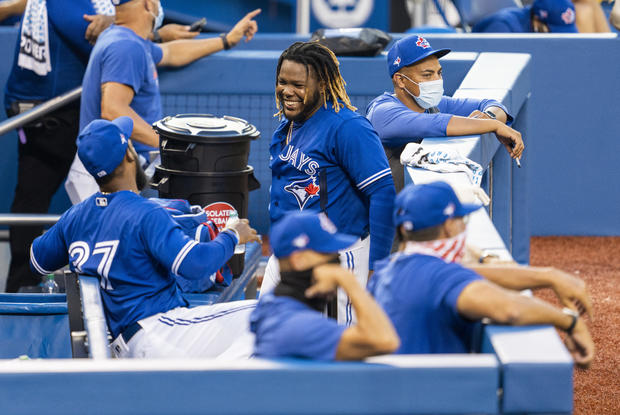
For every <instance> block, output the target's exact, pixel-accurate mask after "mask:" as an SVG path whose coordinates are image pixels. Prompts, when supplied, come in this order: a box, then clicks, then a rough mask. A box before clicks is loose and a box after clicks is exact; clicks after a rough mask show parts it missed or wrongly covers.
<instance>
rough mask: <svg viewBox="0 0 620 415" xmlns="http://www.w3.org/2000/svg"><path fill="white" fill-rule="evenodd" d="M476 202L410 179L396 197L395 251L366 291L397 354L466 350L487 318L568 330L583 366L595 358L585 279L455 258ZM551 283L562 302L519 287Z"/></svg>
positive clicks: (459, 253) (436, 185)
mask: <svg viewBox="0 0 620 415" xmlns="http://www.w3.org/2000/svg"><path fill="white" fill-rule="evenodd" d="M480 207H482V206H481V205H475V204H465V203H461V202H460V201H459V199H458V198H457V196H456V194H455V192H454V190H453V189H452V188H451V187H450V185H449V184H447V183H444V182H433V183H427V184H421V185H409V186H407V187H405V188H404V189H403V190H402V191H401V192H400V193H399V194H398V196H397V197H396V201H395V203H394V216H393V219H394V224H395V225H396V227H397V228H396V229H397V237H398V239H399V247H398V251H397V252H396V253H394V254H393V255H392V256H391V257H390V258H388V259H385V260H383V261H381V262H379V263H378V264H377V270H376V272H375V275H374V276H373V278H372V280H371V281H370V284H369V291H370V292H371V294H372V295H373V296H374V297H375V299H376V301H377V302H378V303H379V305H381V306H382V307H383V309H384V310H385V312H386V313H387V315H388V316H389V317H390V319H391V320H392V323H393V324H394V327H395V328H396V331H397V332H398V335H399V337H400V339H401V346H400V348H399V349H398V350H397V351H396V353H404V354H409V353H467V352H470V351H475V350H472V345H473V343H474V342H473V340H474V333H475V332H476V330H475V323H476V322H478V321H480V320H481V319H483V318H489V319H491V320H492V321H493V322H495V323H499V324H507V325H513V326H521V325H537V324H550V325H553V326H555V327H556V328H558V329H560V330H562V331H564V332H566V334H567V337H566V345H567V347H568V349H569V351H570V353H571V355H572V356H573V359H574V360H575V363H577V364H578V365H580V366H582V367H588V366H589V365H590V363H591V362H592V359H593V358H594V342H593V341H592V338H591V336H590V332H589V331H588V327H587V326H586V323H585V321H584V319H583V318H582V315H584V314H588V315H589V314H590V313H591V309H592V305H591V300H590V296H589V295H588V291H587V289H586V285H585V283H583V281H581V280H579V279H578V278H576V277H573V276H571V275H569V274H567V273H563V272H561V271H558V270H553V269H544V268H543V269H541V268H530V267H518V266H513V265H488V266H479V267H476V269H475V270H473V269H468V268H465V267H464V266H462V265H461V264H460V262H461V259H462V258H463V255H464V252H465V239H466V225H465V218H466V217H467V216H468V215H469V214H470V213H472V212H474V211H476V210H477V209H479V208H480ZM544 287H549V288H553V290H554V291H555V293H556V294H557V296H558V298H559V299H560V301H561V302H562V304H563V305H565V308H564V309H559V308H556V307H554V306H552V305H551V304H549V303H547V302H545V301H542V300H539V299H537V298H531V297H527V296H524V295H521V294H520V293H519V291H520V290H525V289H528V288H531V289H535V288H544Z"/></svg>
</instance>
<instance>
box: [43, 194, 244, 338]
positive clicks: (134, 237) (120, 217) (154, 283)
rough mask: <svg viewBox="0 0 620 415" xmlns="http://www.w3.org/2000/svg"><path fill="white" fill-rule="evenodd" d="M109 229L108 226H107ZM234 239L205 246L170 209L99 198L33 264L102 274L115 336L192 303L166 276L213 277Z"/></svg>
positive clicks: (48, 239)
mask: <svg viewBox="0 0 620 415" xmlns="http://www.w3.org/2000/svg"><path fill="white" fill-rule="evenodd" d="M101 224H106V226H101ZM235 243H236V239H235V236H234V235H233V234H231V233H229V232H223V233H222V234H221V235H219V236H218V237H217V238H215V240H214V241H213V242H210V243H206V244H199V243H198V242H196V241H194V240H192V239H190V238H189V237H187V236H186V235H185V234H184V233H183V231H181V229H180V228H179V226H178V225H176V224H175V223H174V222H173V221H172V219H171V218H170V215H169V214H168V213H167V212H166V211H165V210H164V208H163V207H161V206H159V205H157V204H156V203H155V202H151V201H149V200H146V199H144V198H143V197H141V196H139V195H137V194H135V193H133V192H131V191H128V190H126V191H121V192H115V193H111V194H109V195H104V194H102V193H96V194H95V195H93V196H91V197H90V198H88V199H87V200H86V201H84V203H81V204H78V205H75V206H73V207H72V208H71V209H69V210H68V211H67V212H66V213H65V214H64V215H62V217H61V218H60V220H59V221H58V223H57V224H56V225H55V226H53V227H52V228H51V229H50V230H49V231H48V232H46V233H45V234H44V235H43V236H41V237H40V238H38V239H36V240H35V242H34V243H33V244H32V248H31V263H32V266H33V267H34V268H35V270H36V271H38V272H39V273H42V274H43V273H50V272H53V271H54V270H56V269H58V268H61V267H62V266H64V265H65V264H67V263H69V264H70V267H71V270H72V271H77V272H80V273H83V274H87V275H100V276H101V288H102V289H103V290H102V298H103V303H104V307H105V308H106V309H107V310H109V312H108V313H106V315H107V316H108V325H109V328H110V331H111V332H112V335H113V336H114V337H116V336H117V335H118V334H119V333H120V332H121V331H122V330H123V329H125V327H127V326H129V325H130V324H131V323H133V322H135V321H138V320H141V319H142V318H145V317H148V316H151V315H153V314H157V313H161V312H166V311H168V310H171V309H173V308H176V307H185V306H187V302H186V301H185V300H184V299H183V297H182V296H181V293H180V291H179V289H178V288H177V286H176V280H175V279H173V278H170V277H169V275H168V272H167V270H168V269H170V270H172V272H173V273H174V274H178V275H182V276H184V277H187V278H208V275H210V274H209V273H213V272H215V271H216V270H217V268H218V267H219V266H221V265H222V264H223V263H224V262H226V260H227V259H228V258H230V257H231V256H232V253H233V249H234V246H235Z"/></svg>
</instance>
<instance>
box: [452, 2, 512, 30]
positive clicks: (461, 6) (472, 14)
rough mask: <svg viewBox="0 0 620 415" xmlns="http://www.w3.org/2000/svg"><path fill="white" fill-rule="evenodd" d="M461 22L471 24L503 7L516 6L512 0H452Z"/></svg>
mask: <svg viewBox="0 0 620 415" xmlns="http://www.w3.org/2000/svg"><path fill="white" fill-rule="evenodd" d="M452 3H453V4H454V6H455V7H456V10H457V11H458V13H459V16H460V18H461V22H462V23H464V24H465V25H468V26H473V25H475V24H476V23H478V22H479V21H480V20H482V19H483V18H485V17H486V16H489V15H491V14H493V13H495V12H497V11H499V10H501V9H503V8H505V7H516V6H517V4H516V3H515V1H514V0H452Z"/></svg>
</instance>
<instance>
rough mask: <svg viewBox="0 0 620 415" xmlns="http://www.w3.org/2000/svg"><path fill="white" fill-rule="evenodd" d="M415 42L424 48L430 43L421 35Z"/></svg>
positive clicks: (429, 45) (428, 46)
mask: <svg viewBox="0 0 620 415" xmlns="http://www.w3.org/2000/svg"><path fill="white" fill-rule="evenodd" d="M415 44H416V45H417V46H418V47H421V48H422V49H426V48H430V47H431V44H430V43H428V40H426V39H424V38H423V37H422V36H418V41H417V42H415Z"/></svg>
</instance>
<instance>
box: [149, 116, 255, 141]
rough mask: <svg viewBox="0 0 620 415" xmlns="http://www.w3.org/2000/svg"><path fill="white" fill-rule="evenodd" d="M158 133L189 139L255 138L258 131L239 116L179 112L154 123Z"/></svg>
mask: <svg viewBox="0 0 620 415" xmlns="http://www.w3.org/2000/svg"><path fill="white" fill-rule="evenodd" d="M154 127H155V130H157V132H158V133H159V134H160V135H163V136H170V137H174V138H181V139H189V138H190V137H191V138H194V139H195V138H198V137H208V138H209V137H210V138H242V137H243V138H246V139H256V138H258V136H259V135H260V132H259V131H258V130H257V129H256V127H255V126H253V125H252V124H250V123H249V122H247V121H246V120H243V119H241V118H236V117H230V116H228V115H225V116H223V117H216V116H215V115H212V114H179V115H175V116H174V117H166V118H163V119H161V120H159V121H157V122H156V123H155V124H154Z"/></svg>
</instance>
